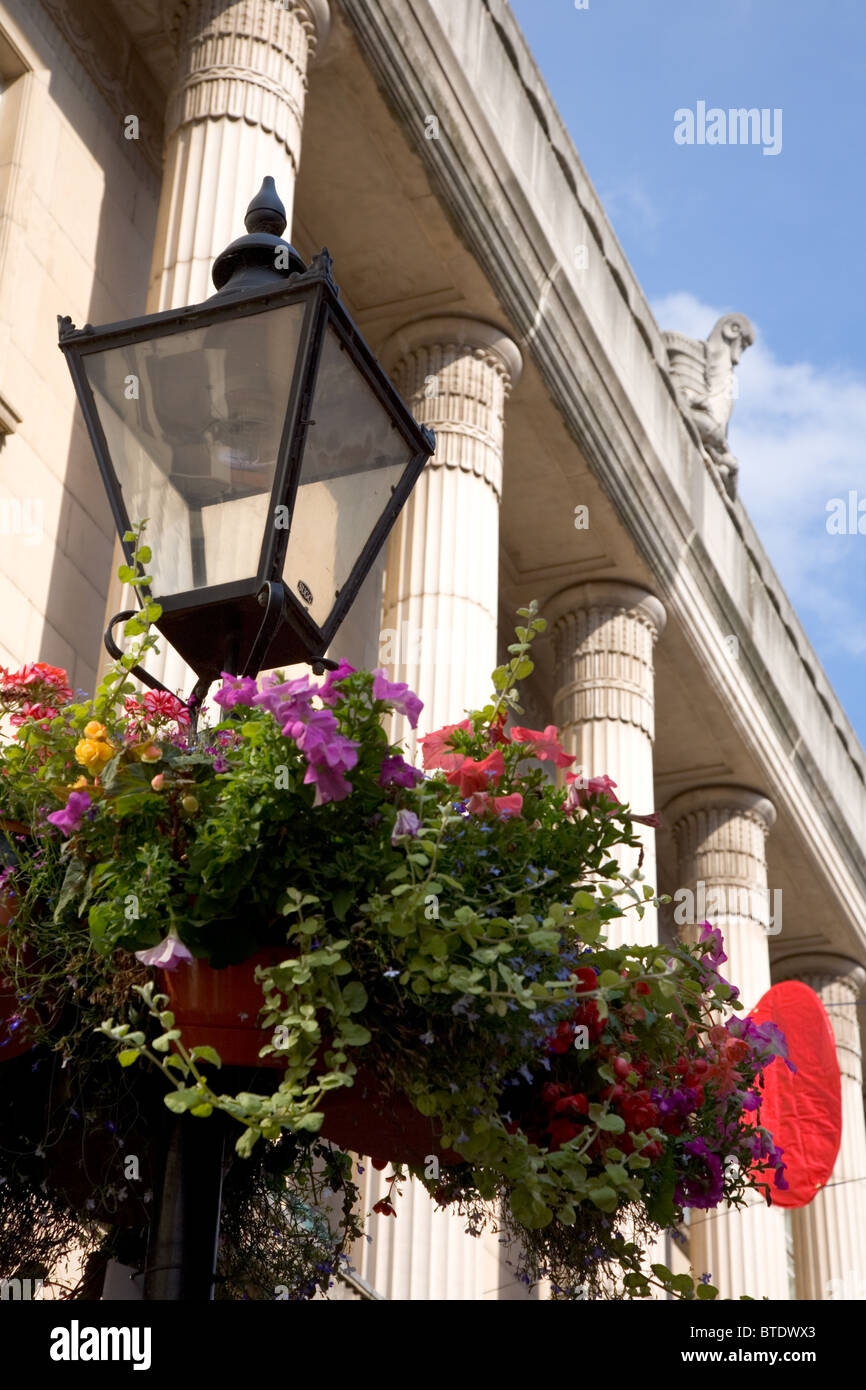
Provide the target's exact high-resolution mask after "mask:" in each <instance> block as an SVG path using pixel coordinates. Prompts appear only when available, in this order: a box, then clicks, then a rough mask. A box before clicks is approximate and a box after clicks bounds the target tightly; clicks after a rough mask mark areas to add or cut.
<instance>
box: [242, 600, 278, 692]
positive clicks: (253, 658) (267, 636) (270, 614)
mask: <svg viewBox="0 0 866 1390" xmlns="http://www.w3.org/2000/svg"><path fill="white" fill-rule="evenodd" d="M256 601H257V602H258V603H259V604H260V605H261V607H262V608H264V610H265V615H264V617H263V618H262V625H261V627H260V628H259V630H258V632H257V633H256V638H255V641H254V642H253V645H252V647H251V648H250V654H249V656H248V657H247V659H246V661H245V663H244V666H243V669H242V670H241V671H240V673H239V674H240V675H242V676H257V675H258V673H259V671H260V670H261V669H262V662H263V661H264V659H265V657H266V655H267V651H268V647H269V646H270V645H271V642H272V640H273V638H274V636H275V634H276V631H277V628H278V627H279V626H280V624H281V622H282V621H283V610H284V608H285V603H286V590H285V587H284V586H283V585H282V584H281V583H280V582H279V580H277V579H267V580H265V582H264V584H263V585H262V587H261V588H260V589H259V592H258V593H257V594H256Z"/></svg>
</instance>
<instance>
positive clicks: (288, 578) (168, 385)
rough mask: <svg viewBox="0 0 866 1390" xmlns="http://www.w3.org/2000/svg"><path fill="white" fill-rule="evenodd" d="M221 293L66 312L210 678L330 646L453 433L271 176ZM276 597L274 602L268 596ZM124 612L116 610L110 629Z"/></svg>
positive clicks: (159, 592)
mask: <svg viewBox="0 0 866 1390" xmlns="http://www.w3.org/2000/svg"><path fill="white" fill-rule="evenodd" d="M245 221H246V227H247V235H246V236H242V237H239V238H238V240H237V241H234V242H232V244H231V245H230V246H229V247H227V248H226V250H225V251H223V252H222V254H221V255H220V256H218V257H217V259H216V261H215V262H214V266H213V280H214V284H215V285H216V288H217V292H216V294H214V295H212V296H211V297H210V299H207V300H205V301H204V303H203V304H195V305H192V306H190V307H187V308H184V309H169V310H167V311H166V312H164V313H159V314H145V315H144V316H143V317H141V318H137V319H127V320H125V321H124V322H122V323H113V324H108V325H107V326H104V327H101V328H94V327H93V326H92V325H91V324H87V325H86V326H85V327H84V328H82V329H76V328H75V327H74V326H73V324H72V322H71V320H70V319H68V318H60V319H58V324H59V333H60V348H61V350H62V351H63V353H64V354H65V356H66V360H67V362H68V364H69V368H70V371H71V373H72V378H73V381H74V383H75V389H76V392H77V394H78V399H79V402H80V404H81V408H82V411H83V413H84V418H85V421H86V423H87V428H88V431H89V433H90V439H91V442H92V444H93V448H94V451H95V453H96V458H97V462H98V464H99V469H100V473H101V475H102V480H103V483H104V485H105V489H106V492H107V493H108V498H109V502H110V504H111V509H112V512H113V515H114V520H115V523H116V525H117V529H118V532H119V534H120V536H121V541H122V544H123V546H124V551H125V554H126V558H127V562H128V563H129V564H130V565H131V564H132V551H131V547H130V546H129V544H128V543H127V542H126V541H123V536H124V535H125V534H126V533H127V532H128V531H129V530H130V527H131V524H132V523H133V522H136V521H139V520H142V519H143V518H145V517H146V518H148V521H149V527H148V536H147V540H148V545H149V546H150V548H151V550H152V552H153V559H152V562H151V564H150V566H149V568H150V570H151V574H152V578H153V584H152V593H150V594H147V593H145V594H143V595H142V598H143V599H146V598H148V597H152V598H153V599H154V600H155V601H156V602H157V603H159V604H160V606H161V607H162V610H163V612H162V617H161V618H160V620H159V622H158V623H157V624H156V626H157V628H158V629H159V631H160V632H161V633H162V634H163V635H164V636H165V638H166V639H167V640H168V641H169V642H170V643H171V645H172V646H173V647H174V648H175V649H176V650H177V651H178V652H179V653H180V655H181V656H182V657H183V658H184V660H185V661H186V662H187V663H188V664H189V665H190V666H191V667H192V668H193V670H194V671H195V672H196V674H197V675H198V676H199V677H200V678H202V680H203V681H204V682H205V683H209V682H210V681H212V680H214V679H215V678H216V677H217V676H218V675H219V672H220V671H221V670H229V671H231V672H232V674H246V675H255V674H256V672H257V671H259V670H261V669H262V668H263V667H265V666H268V667H275V666H286V665H290V664H292V663H294V662H298V661H311V662H313V663H315V664H317V665H319V666H321V664H322V658H323V656H324V652H325V651H326V649H327V647H328V646H329V644H330V643H331V641H332V640H333V637H334V635H335V633H336V631H337V629H338V628H339V626H340V624H341V622H342V621H343V619H344V618H345V616H346V613H347V612H348V609H349V607H350V606H351V604H352V601H353V599H354V598H355V595H356V594H357V592H358V589H359V588H360V586H361V583H362V582H363V580H364V578H365V576H366V574H367V573H368V571H369V569H370V566H371V565H372V563H373V561H374V559H375V558H376V556H377V554H378V553H379V551H380V550H381V548H382V545H383V543H384V541H385V538H386V536H387V534H388V531H389V530H390V528H391V526H392V525H393V523H394V521H395V520H396V518H397V515H398V514H399V512H400V509H401V507H402V506H403V504H404V503H405V501H406V499H407V497H408V496H409V493H410V492H411V490H412V487H413V485H414V483H415V481H416V480H417V478H418V476H419V474H420V473H421V470H422V469H423V467H424V465H425V463H426V462H427V459H428V458H429V457H430V455H431V454H432V452H433V450H434V448H435V439H434V436H433V434H432V431H430V430H429V429H427V428H426V427H424V426H423V425H419V424H418V423H417V422H416V421H415V420H414V419H413V417H412V415H411V414H410V412H409V410H408V409H407V407H406V405H405V404H404V402H403V400H402V399H401V397H400V396H399V394H398V393H397V391H396V390H395V389H394V387H393V386H392V384H391V382H390V381H389V379H388V377H387V376H386V375H385V373H384V372H383V370H382V368H381V367H380V366H379V364H378V362H377V361H376V358H375V357H374V356H373V354H372V352H371V351H370V349H369V347H368V346H367V344H366V343H365V341H364V339H363V338H362V337H361V334H360V333H359V331H358V329H357V328H356V326H355V324H354V323H353V322H352V320H351V318H350V317H349V315H348V313H347V312H346V310H345V309H344V308H343V306H342V304H341V303H340V300H339V290H338V288H337V286H336V285H335V284H334V281H333V280H332V278H331V258H330V256H329V254H328V252H327V250H323V251H322V252H320V253H319V255H318V256H315V257H314V258H313V262H312V264H311V266H310V267H309V268H307V267H306V266H305V265H304V263H303V261H302V260H301V258H300V256H299V255H298V253H297V252H296V251H295V249H294V248H293V247H292V246H290V245H289V244H288V242H286V241H283V240H282V239H281V237H282V233H283V231H284V230H285V226H286V216H285V208H284V207H283V205H282V203H281V202H280V200H279V197H278V196H277V193H276V189H275V186H274V181H273V179H272V178H266V179H265V181H264V183H263V184H262V188H261V190H260V192H259V193H258V195H257V196H256V197H255V198H254V199H253V201H252V202H251V203H250V205H249V208H248V209H247V214H246V219H245ZM263 610H264V611H263ZM109 632H110V629H109Z"/></svg>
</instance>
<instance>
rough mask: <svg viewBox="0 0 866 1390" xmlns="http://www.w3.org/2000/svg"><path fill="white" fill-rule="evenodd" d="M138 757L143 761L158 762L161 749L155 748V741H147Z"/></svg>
mask: <svg viewBox="0 0 866 1390" xmlns="http://www.w3.org/2000/svg"><path fill="white" fill-rule="evenodd" d="M140 757H141V761H142V762H143V763H158V762H159V760H160V758H161V757H162V749H161V748H157V746H156V744H155V743H149V744H148V745H147V747H146V748H143V749H142V750H141V754H140Z"/></svg>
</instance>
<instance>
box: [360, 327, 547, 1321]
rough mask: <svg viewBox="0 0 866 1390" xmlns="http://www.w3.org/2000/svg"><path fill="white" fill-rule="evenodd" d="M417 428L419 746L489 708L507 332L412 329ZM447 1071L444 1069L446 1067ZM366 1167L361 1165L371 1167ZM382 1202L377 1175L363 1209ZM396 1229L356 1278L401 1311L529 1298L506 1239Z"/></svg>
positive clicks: (400, 361) (459, 1225)
mask: <svg viewBox="0 0 866 1390" xmlns="http://www.w3.org/2000/svg"><path fill="white" fill-rule="evenodd" d="M379 360H380V361H381V363H382V365H383V367H384V368H385V370H386V371H389V372H390V374H391V376H392V378H393V380H394V382H395V384H396V386H397V389H398V391H399V392H400V394H401V395H402V396H403V398H404V400H405V401H406V402H407V404H408V406H409V408H410V410H411V411H412V413H413V415H414V416H415V418H416V419H417V420H419V421H421V422H422V423H423V424H425V425H429V426H430V427H431V428H432V429H434V430H435V431H436V452H435V454H434V456H433V458H432V459H431V460H430V462H429V463H428V465H427V467H426V468H425V470H424V473H423V474H422V476H421V478H420V479H419V480H418V482H417V483H416V484H415V488H414V490H413V492H412V495H411V497H410V499H409V501H408V502H407V504H406V506H405V508H404V510H403V512H402V514H401V516H400V517H399V519H398V521H397V523H396V525H395V526H394V529H393V531H392V532H391V535H390V537H389V542H388V549H387V556H386V562H385V576H386V577H385V595H384V603H383V615H382V641H381V644H380V660H381V664H382V665H384V666H385V667H386V669H387V670H388V672H389V675H390V676H391V678H392V679H394V680H402V681H407V682H408V684H409V685H410V687H411V688H412V689H413V690H415V691H417V693H418V694H419V695H420V697H421V699H422V700H423V701H424V710H423V713H422V715H421V719H420V721H419V728H418V731H417V735H413V733H412V730H411V729H409V727H408V725H407V724H406V721H405V720H403V719H400V720H395V721H394V726H393V737H395V738H402V739H403V740H404V741H405V743H406V745H407V747H408V749H409V750H410V751H412V750H414V746H415V742H416V738H417V737H418V736H420V735H423V734H424V733H429V732H430V731H431V730H433V729H436V728H438V727H440V726H441V725H442V724H446V723H454V722H455V721H456V720H459V719H460V718H461V717H462V713H463V710H464V709H470V708H472V707H473V706H478V705H483V704H485V703H486V702H487V700H488V699H489V696H490V693H491V690H492V684H491V680H490V673H491V671H492V670H493V668H494V667H495V665H496V655H497V616H498V613H497V610H498V579H499V501H500V497H501V495H502V441H503V426H504V413H505V402H506V399H507V397H508V394H509V391H510V390H511V388H512V386H514V385H515V384H516V382H517V381H518V379H519V377H520V372H521V367H522V360H521V356H520V353H519V351H518V349H517V347H516V346H515V344H514V343H513V342H512V341H511V339H510V338H508V337H507V336H506V335H505V334H504V333H502V332H501V330H500V329H498V328H496V327H494V326H493V325H491V324H488V323H483V322H480V321H478V320H476V319H471V318H456V317H447V318H446V317H438V318H430V319H424V320H421V321H419V322H417V323H412V324H409V325H408V326H407V327H406V328H403V329H401V330H400V331H399V332H398V333H395V334H393V335H392V337H391V338H389V339H388V341H387V342H386V343H385V344H384V346H383V347H382V349H381V350H380V352H379ZM443 1064H444V1059H443ZM365 1162H366V1160H365ZM385 1190H386V1186H385V1182H384V1178H383V1175H381V1174H379V1173H376V1172H374V1171H372V1170H370V1171H369V1174H368V1181H367V1186H366V1189H365V1205H366V1207H367V1209H368V1210H369V1208H370V1207H371V1206H372V1204H373V1203H374V1202H375V1201H376V1200H377V1199H378V1198H379V1197H380V1196H382V1195H384V1192H385ZM403 1191H404V1196H403V1197H402V1199H401V1200H400V1201H399V1202H398V1203H397V1211H398V1213H399V1214H398V1216H397V1219H396V1220H395V1219H394V1218H393V1217H382V1216H374V1217H373V1218H372V1223H371V1225H370V1226H369V1227H368V1229H369V1230H370V1232H371V1233H372V1234H373V1237H374V1239H373V1243H372V1245H365V1246H364V1247H363V1248H361V1249H360V1250H359V1251H358V1252H357V1255H356V1258H357V1259H358V1262H359V1267H360V1272H361V1274H362V1275H363V1277H364V1278H365V1279H367V1280H368V1282H369V1283H371V1284H373V1285H374V1286H375V1287H376V1288H377V1289H378V1290H379V1291H380V1292H381V1293H383V1294H385V1296H386V1297H388V1298H393V1299H399V1300H404V1299H413V1300H416V1299H423V1300H426V1299H430V1300H437V1301H438V1300H446V1299H447V1300H452V1299H459V1300H478V1299H503V1298H505V1299H507V1298H523V1297H525V1292H524V1290H523V1289H522V1287H521V1286H520V1285H519V1284H517V1283H516V1281H515V1279H514V1275H513V1273H512V1272H511V1270H509V1269H508V1267H507V1264H506V1255H505V1252H504V1249H503V1247H502V1246H501V1244H500V1241H499V1237H498V1236H497V1235H494V1234H486V1235H484V1236H481V1237H479V1238H478V1239H474V1238H473V1237H472V1236H467V1235H466V1233H465V1227H466V1218H465V1217H461V1216H458V1215H456V1214H455V1213H453V1212H450V1211H447V1210H446V1211H440V1210H439V1209H438V1208H437V1207H436V1206H435V1204H434V1203H433V1202H432V1200H431V1199H430V1198H429V1197H428V1195H427V1193H426V1191H425V1190H424V1189H423V1188H422V1187H421V1186H420V1184H417V1183H406V1184H405V1186H404V1189H403Z"/></svg>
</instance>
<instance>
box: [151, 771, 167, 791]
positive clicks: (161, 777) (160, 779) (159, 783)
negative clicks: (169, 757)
mask: <svg viewBox="0 0 866 1390" xmlns="http://www.w3.org/2000/svg"><path fill="white" fill-rule="evenodd" d="M150 785H151V786H152V787H153V790H154V791H155V792H161V791H162V789H163V787H164V786H165V773H164V772H158V773H157V774H156V776H155V777H152V778H151V779H150Z"/></svg>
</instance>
